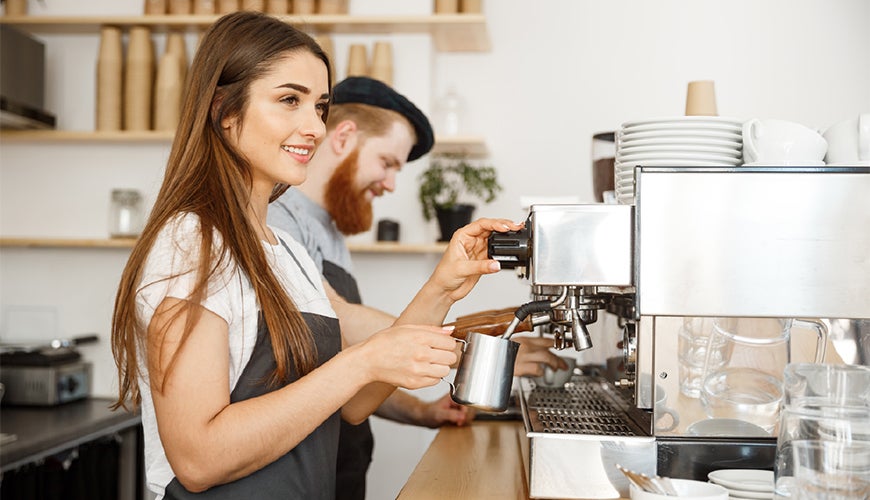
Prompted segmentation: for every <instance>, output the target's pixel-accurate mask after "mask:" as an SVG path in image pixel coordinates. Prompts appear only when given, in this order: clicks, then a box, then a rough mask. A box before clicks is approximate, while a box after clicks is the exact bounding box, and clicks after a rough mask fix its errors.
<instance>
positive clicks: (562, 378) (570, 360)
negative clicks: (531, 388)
mask: <svg viewBox="0 0 870 500" xmlns="http://www.w3.org/2000/svg"><path fill="white" fill-rule="evenodd" d="M559 357H560V358H562V361H564V362H565V363H566V364H567V365H568V368H565V369H562V368H560V369H558V370H554V369H552V368H550V365H544V374H543V375H541V376H540V377H534V378H533V379H532V380H534V381H535V385H537V386H541V387H562V386H563V385H565V383H567V382H568V381H569V380H571V376H573V375H574V367H575V366H576V365H577V358H574V357H571V356H559Z"/></svg>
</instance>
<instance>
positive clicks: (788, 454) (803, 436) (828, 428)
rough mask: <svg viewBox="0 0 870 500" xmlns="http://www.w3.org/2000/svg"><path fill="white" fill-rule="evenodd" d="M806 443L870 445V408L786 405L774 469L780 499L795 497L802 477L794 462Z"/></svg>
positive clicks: (780, 424) (781, 420)
mask: <svg viewBox="0 0 870 500" xmlns="http://www.w3.org/2000/svg"><path fill="white" fill-rule="evenodd" d="M806 441H819V442H822V441H824V442H829V443H842V444H852V443H854V444H856V445H860V444H862V443H863V444H864V445H866V446H870V408H868V407H860V406H859V407H855V406H852V407H850V406H837V405H820V404H818V403H815V402H808V401H801V402H797V403H793V404H790V405H787V406H784V407H783V409H782V412H781V414H780V420H779V432H778V435H777V441H776V457H775V459H774V466H773V471H774V484H775V488H774V489H775V494H776V497H777V498H790V497H794V496H795V494H796V491H797V488H798V487H799V486H798V484H799V479H800V478H799V477H798V476H799V473H798V471H797V465H796V462H795V460H794V453H795V450H794V446H795V443H798V442H806Z"/></svg>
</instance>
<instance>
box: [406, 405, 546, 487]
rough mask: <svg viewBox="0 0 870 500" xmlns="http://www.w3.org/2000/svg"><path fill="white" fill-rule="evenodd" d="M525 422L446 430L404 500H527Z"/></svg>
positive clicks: (415, 473)
mask: <svg viewBox="0 0 870 500" xmlns="http://www.w3.org/2000/svg"><path fill="white" fill-rule="evenodd" d="M520 436H522V437H524V436H525V430H524V429H523V424H522V422H518V421H507V422H504V421H501V422H500V421H475V422H473V423H472V424H471V425H469V426H465V427H442V428H441V429H440V430H439V431H438V434H437V435H436V436H435V439H434V440H433V441H432V444H430V445H429V448H428V449H427V450H426V453H424V454H423V458H421V459H420V462H419V463H418V464H417V467H416V468H415V469H414V471H413V472H412V473H411V476H410V477H409V478H408V481H407V482H406V483H405V486H404V487H403V488H402V490H401V491H400V492H399V495H398V497H397V498H398V499H399V500H427V499H432V500H436V499H437V500H444V499H453V500H461V499H468V500H472V499H479V498H499V499H505V500H508V499H518V500H527V499H528V498H529V492H528V482H527V481H526V474H525V472H524V470H523V459H522V457H521V449H520Z"/></svg>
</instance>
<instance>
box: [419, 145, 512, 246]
mask: <svg viewBox="0 0 870 500" xmlns="http://www.w3.org/2000/svg"><path fill="white" fill-rule="evenodd" d="M501 189H502V187H501V185H500V184H499V183H498V178H497V174H496V170H495V167H493V166H490V165H475V164H473V163H472V162H471V161H470V160H469V159H468V157H467V156H465V155H461V154H447V155H441V156H436V157H433V158H432V160H431V161H430V162H429V167H428V168H427V169H426V170H424V171H423V173H421V174H420V193H419V194H420V203H422V204H423V217H424V218H425V219H426V220H427V221H428V220H432V218H433V217H436V218H437V219H438V226H439V228H440V229H441V238H440V239H439V240H438V241H449V240H450V238H451V237H452V236H453V232H454V231H456V230H457V229H459V228H460V227H462V226H464V225H466V224H468V223H469V222H471V217H472V215H473V213H474V209H475V208H476V207H475V205H473V204H471V203H470V200H471V199H474V198H476V199H478V200H482V201H483V202H484V203H489V202H491V201H492V200H494V199H495V197H496V195H497V194H498V193H499V192H500V191H501Z"/></svg>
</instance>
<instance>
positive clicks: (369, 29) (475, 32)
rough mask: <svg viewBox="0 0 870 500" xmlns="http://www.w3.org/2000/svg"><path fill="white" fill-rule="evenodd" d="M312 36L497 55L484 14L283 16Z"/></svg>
mask: <svg viewBox="0 0 870 500" xmlns="http://www.w3.org/2000/svg"><path fill="white" fill-rule="evenodd" d="M219 17H220V16H216V15H189V16H183V15H165V16H151V15H149V16H144V15H143V16H32V15H28V16H3V17H2V18H0V24H8V25H12V26H15V27H17V28H19V29H22V30H25V31H28V32H30V33H34V34H66V33H98V32H99V30H100V26H103V25H107V24H108V25H115V26H122V27H123V26H148V27H151V28H152V29H154V30H155V31H158V32H164V31H167V30H169V29H184V30H197V29H202V28H205V27H207V26H209V25H210V24H212V23H213V22H214V21H215V20H217V19H218V18H219ZM277 17H279V18H280V19H281V20H283V21H285V22H287V23H290V24H292V25H294V26H297V27H299V28H300V29H303V30H305V31H306V32H312V33H341V34H390V33H411V34H413V33H429V34H430V35H431V36H432V38H433V40H434V43H435V48H436V49H437V50H439V51H441V52H486V51H489V50H490V49H491V45H490V41H489V33H488V32H487V29H486V17H485V16H484V15H483V14H437V15H431V16H352V15H311V16H296V15H288V16H277Z"/></svg>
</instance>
